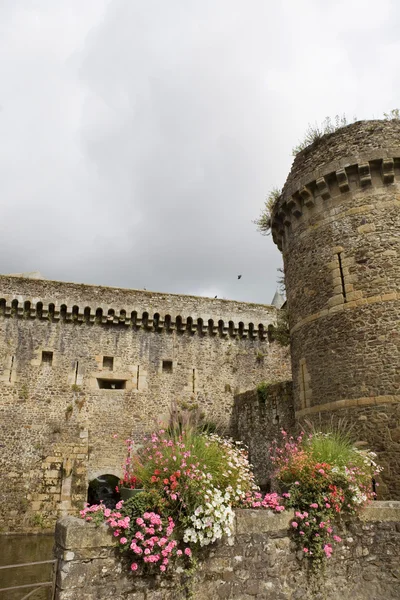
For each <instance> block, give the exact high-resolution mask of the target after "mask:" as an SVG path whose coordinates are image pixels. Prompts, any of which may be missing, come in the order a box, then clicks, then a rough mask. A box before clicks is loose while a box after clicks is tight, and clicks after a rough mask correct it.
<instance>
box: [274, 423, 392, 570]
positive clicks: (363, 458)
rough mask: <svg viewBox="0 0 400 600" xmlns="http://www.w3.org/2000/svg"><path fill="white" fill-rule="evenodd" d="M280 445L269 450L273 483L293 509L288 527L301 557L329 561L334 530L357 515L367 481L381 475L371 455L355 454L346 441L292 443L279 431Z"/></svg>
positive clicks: (322, 436) (367, 495)
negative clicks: (346, 517)
mask: <svg viewBox="0 0 400 600" xmlns="http://www.w3.org/2000/svg"><path fill="white" fill-rule="evenodd" d="M281 433H282V444H281V445H278V444H277V443H276V442H274V443H273V445H272V446H271V448H270V457H271V460H272V462H273V463H274V465H275V473H274V477H275V478H276V480H277V482H278V483H279V484H280V485H281V486H283V487H285V488H286V491H285V492H284V493H283V494H282V495H283V497H285V503H286V506H288V507H291V508H294V509H295V517H294V519H293V521H292V523H291V527H292V530H293V532H294V535H295V536H296V537H297V538H298V542H299V544H300V546H301V548H302V551H303V553H304V555H306V556H308V557H312V558H313V559H314V560H317V561H320V560H321V559H322V558H330V556H331V555H332V552H333V542H337V543H340V542H341V538H340V537H339V536H338V535H335V534H334V525H335V523H336V522H337V520H338V516H340V515H341V514H343V513H347V514H357V513H358V512H359V510H360V509H361V508H362V507H363V506H365V504H366V503H368V502H369V501H370V500H371V499H372V498H373V497H374V492H373V490H372V478H373V477H374V475H375V474H376V473H378V472H379V471H380V470H381V469H380V468H379V467H378V466H377V465H376V462H375V458H376V455H375V454H374V453H373V452H369V451H360V450H358V449H357V448H355V447H354V446H353V445H352V443H351V442H350V440H349V439H348V438H347V436H345V435H343V434H338V433H333V432H332V433H314V434H310V435H308V436H306V435H305V434H304V433H301V434H300V435H299V436H298V437H297V438H294V437H292V436H288V435H287V433H286V432H285V431H282V432H281Z"/></svg>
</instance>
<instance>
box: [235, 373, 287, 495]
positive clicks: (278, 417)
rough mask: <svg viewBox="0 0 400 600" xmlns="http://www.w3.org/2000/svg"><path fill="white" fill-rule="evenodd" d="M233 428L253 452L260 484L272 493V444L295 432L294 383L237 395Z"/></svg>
mask: <svg viewBox="0 0 400 600" xmlns="http://www.w3.org/2000/svg"><path fill="white" fill-rule="evenodd" d="M231 427H232V433H233V435H234V437H235V438H236V439H238V440H241V441H243V442H244V443H245V444H246V446H247V448H248V450H249V458H250V462H251V464H252V465H253V468H254V474H255V476H256V480H257V483H258V484H259V485H260V486H261V487H262V488H263V489H268V488H269V482H270V478H271V465H270V463H269V461H268V449H269V447H270V445H271V442H272V440H274V439H277V437H278V435H279V432H280V430H281V429H285V430H286V431H293V430H294V427H295V416H294V404H293V383H292V381H281V382H279V383H271V384H269V385H268V386H266V388H265V391H264V393H263V394H259V393H258V392H257V390H250V391H248V392H244V393H243V394H238V395H236V396H235V401H234V406H233V412H232V423H231Z"/></svg>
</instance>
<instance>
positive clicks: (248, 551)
mask: <svg viewBox="0 0 400 600" xmlns="http://www.w3.org/2000/svg"><path fill="white" fill-rule="evenodd" d="M399 504H400V503H398V502H382V503H381V502H375V503H374V504H373V505H372V506H370V507H369V508H367V509H366V510H365V511H364V514H363V515H362V520H351V521H349V522H348V523H346V524H344V525H343V530H342V531H341V532H339V533H340V535H341V537H342V539H343V544H341V545H336V546H335V549H334V554H333V557H332V558H331V559H330V560H329V561H327V564H326V569H325V571H323V572H322V573H321V576H320V577H317V578H315V577H310V576H309V573H308V572H307V564H308V563H307V559H305V558H304V556H303V553H302V552H298V551H297V549H296V547H295V546H294V545H293V541H292V540H291V539H290V538H289V537H288V530H287V529H282V527H285V526H286V525H287V522H288V520H289V519H290V515H289V514H286V517H285V519H286V523H283V520H284V519H283V515H281V514H272V513H270V512H269V511H262V510H260V511H253V510H249V511H247V510H239V511H237V513H236V518H237V526H236V533H235V537H234V543H233V544H232V538H225V539H223V540H221V541H220V542H218V543H217V544H215V545H214V546H212V547H209V548H207V549H205V551H204V552H203V553H201V556H200V557H199V567H198V569H197V571H196V573H195V574H194V576H193V578H192V579H188V578H187V577H186V576H185V575H182V576H180V575H179V574H175V575H173V576H166V577H165V576H164V577H159V576H150V575H147V576H138V575H134V574H132V573H131V572H129V564H127V562H126V561H125V562H124V561H121V558H120V556H119V555H118V554H116V553H115V551H114V548H113V547H112V546H110V547H109V552H108V554H107V555H106V556H104V555H103V552H104V549H105V548H104V546H103V545H102V544H103V543H104V542H106V541H107V538H105V537H104V535H103V532H101V533H100V534H99V536H96V534H95V532H94V528H93V526H92V525H89V524H87V523H85V522H84V521H81V523H82V526H79V525H78V524H77V519H74V518H70V519H63V522H62V525H60V527H58V528H57V538H56V540H58V542H61V543H62V544H63V545H65V540H69V542H68V545H70V544H71V543H72V542H73V543H76V548H70V550H69V552H70V553H71V552H74V554H75V558H73V559H72V560H67V561H65V560H62V559H61V561H60V563H59V572H58V577H57V593H56V599H57V600H78V599H79V600H103V599H106V598H113V599H114V600H128V599H129V600H183V599H186V598H187V597H188V596H187V591H188V590H189V589H190V590H191V593H192V596H191V597H192V598H193V599H196V600H211V599H214V598H215V599H218V598H222V599H227V600H317V599H320V600H337V598H341V600H398V598H399V597H400V569H399V564H398V556H399V552H400V520H399ZM255 513H257V515H255ZM246 525H249V528H248V529H246ZM69 528H70V529H71V534H69V532H68V529H69ZM86 530H87V531H86ZM277 534H278V537H277ZM282 534H283V537H282ZM108 539H110V538H108ZM90 540H92V542H93V544H97V543H99V544H101V545H100V546H96V545H94V546H93V547H92V548H90V549H89V547H88V546H87V544H89V543H90ZM58 542H57V544H58ZM57 548H58V552H59V554H58V555H59V556H62V555H63V553H64V546H63V547H60V546H57ZM82 550H90V552H91V557H92V558H91V559H90V560H87V559H86V560H85V559H80V558H77V557H78V556H79V552H81V551H82ZM297 554H299V557H297ZM68 558H69V559H70V558H71V557H70V556H69V557H68Z"/></svg>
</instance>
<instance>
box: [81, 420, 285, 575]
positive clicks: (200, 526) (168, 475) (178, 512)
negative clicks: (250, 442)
mask: <svg viewBox="0 0 400 600" xmlns="http://www.w3.org/2000/svg"><path fill="white" fill-rule="evenodd" d="M144 442H145V444H144V446H143V447H142V448H141V449H140V450H139V451H138V452H137V453H136V454H134V455H133V456H132V457H129V456H128V459H127V461H126V464H125V473H124V477H123V480H124V481H132V480H133V478H136V480H140V482H141V485H142V486H143V488H144V492H142V493H140V494H137V495H136V496H135V497H133V498H131V499H130V500H127V501H125V502H122V501H121V502H119V503H118V504H117V506H116V509H115V510H110V509H107V508H105V507H104V506H103V505H102V504H99V505H94V506H88V505H86V506H85V508H84V509H83V510H82V511H81V516H82V517H83V518H85V519H86V520H87V521H93V522H95V523H101V522H103V521H105V522H106V523H108V525H109V526H110V527H111V528H112V529H113V531H114V535H115V537H116V538H117V539H118V541H119V547H120V549H121V550H122V551H125V552H128V554H129V555H130V556H131V557H132V562H131V569H132V570H133V571H137V570H140V569H143V568H149V567H153V568H154V567H156V568H157V569H159V571H161V572H165V571H166V570H167V568H168V567H169V566H170V565H171V564H176V562H177V561H178V560H179V559H180V560H185V561H186V562H188V561H189V562H190V561H191V559H192V556H193V552H194V551H195V550H196V549H197V548H201V547H204V546H208V545H209V544H212V543H213V542H215V541H216V540H218V539H220V538H221V537H222V536H224V535H225V536H230V535H232V529H233V523H234V511H233V509H234V508H235V507H239V506H242V507H248V508H268V509H272V510H275V511H276V512H280V511H282V510H284V506H283V504H282V499H281V498H280V497H279V496H278V495H277V494H267V495H263V494H261V493H260V492H259V490H258V487H257V486H256V484H255V482H254V476H253V473H252V470H251V465H250V464H249V461H248V457H247V452H246V451H245V449H244V448H242V446H241V445H240V444H239V443H238V442H233V440H229V439H225V438H222V437H220V436H218V435H216V434H208V433H199V432H198V431H197V430H196V429H195V428H190V427H188V428H187V429H186V430H185V431H181V430H180V429H179V428H177V429H173V430H172V431H171V430H165V429H160V430H159V431H157V432H155V433H153V434H151V435H150V436H148V437H146V438H144ZM127 443H128V451H129V453H130V452H131V451H132V444H131V442H130V441H128V442H127Z"/></svg>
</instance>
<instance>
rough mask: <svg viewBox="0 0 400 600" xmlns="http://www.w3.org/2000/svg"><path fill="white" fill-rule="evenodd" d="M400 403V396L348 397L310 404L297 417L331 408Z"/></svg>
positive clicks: (298, 412) (297, 413) (299, 411)
mask: <svg viewBox="0 0 400 600" xmlns="http://www.w3.org/2000/svg"><path fill="white" fill-rule="evenodd" d="M397 403H400V396H367V397H365V398H348V399H344V400H336V402H327V403H326V404H317V405H316V406H309V407H308V408H303V409H302V410H298V411H297V412H296V419H297V418H299V417H304V416H306V415H313V414H316V413H319V412H326V411H329V410H340V409H342V408H356V407H357V406H375V405H379V404H397Z"/></svg>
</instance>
